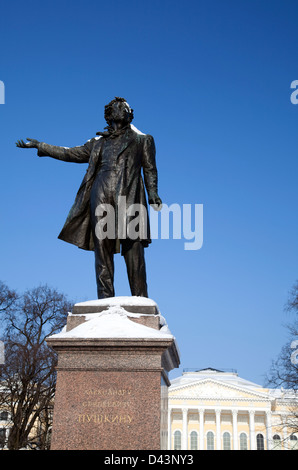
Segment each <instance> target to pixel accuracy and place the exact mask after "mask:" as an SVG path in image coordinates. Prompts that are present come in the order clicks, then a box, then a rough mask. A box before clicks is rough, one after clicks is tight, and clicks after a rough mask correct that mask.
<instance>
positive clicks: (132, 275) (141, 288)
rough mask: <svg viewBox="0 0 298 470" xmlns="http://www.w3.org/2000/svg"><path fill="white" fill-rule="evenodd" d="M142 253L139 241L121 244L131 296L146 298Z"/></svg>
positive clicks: (143, 257)
mask: <svg viewBox="0 0 298 470" xmlns="http://www.w3.org/2000/svg"><path fill="white" fill-rule="evenodd" d="M144 251H145V250H144V246H143V244H142V243H141V242H140V241H135V242H132V241H129V240H127V241H124V242H123V243H122V254H123V256H124V259H125V263H126V269H127V275H128V281H129V285H130V290H131V295H136V296H140V297H148V290H147V280H146V264H145V253H144Z"/></svg>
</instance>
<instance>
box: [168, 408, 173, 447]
mask: <svg viewBox="0 0 298 470" xmlns="http://www.w3.org/2000/svg"><path fill="white" fill-rule="evenodd" d="M171 444H172V408H169V410H168V450H171V447H172V445H171Z"/></svg>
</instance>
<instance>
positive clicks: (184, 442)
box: [181, 408, 188, 450]
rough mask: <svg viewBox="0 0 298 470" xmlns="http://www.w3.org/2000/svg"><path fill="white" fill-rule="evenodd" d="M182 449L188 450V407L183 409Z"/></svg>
mask: <svg viewBox="0 0 298 470" xmlns="http://www.w3.org/2000/svg"><path fill="white" fill-rule="evenodd" d="M182 413H183V418H182V446H181V447H182V450H187V433H188V432H187V408H183V410H182Z"/></svg>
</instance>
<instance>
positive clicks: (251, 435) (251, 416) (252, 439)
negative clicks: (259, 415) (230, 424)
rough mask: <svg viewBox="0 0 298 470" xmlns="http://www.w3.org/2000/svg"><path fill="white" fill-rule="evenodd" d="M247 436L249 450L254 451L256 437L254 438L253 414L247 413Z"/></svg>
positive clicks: (251, 412)
mask: <svg viewBox="0 0 298 470" xmlns="http://www.w3.org/2000/svg"><path fill="white" fill-rule="evenodd" d="M249 436H250V450H256V436H255V412H254V410H250V411H249Z"/></svg>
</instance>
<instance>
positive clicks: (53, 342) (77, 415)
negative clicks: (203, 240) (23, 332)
mask: <svg viewBox="0 0 298 470" xmlns="http://www.w3.org/2000/svg"><path fill="white" fill-rule="evenodd" d="M47 342H48V344H49V345H50V346H51V347H52V348H54V350H55V351H56V352H57V353H58V367H57V386H56V395H55V404H54V418H53V430H52V443H51V448H52V449H53V450H159V449H166V448H167V388H168V385H169V380H168V372H169V371H170V370H171V369H173V368H175V367H178V366H179V353H178V351H177V347H176V342H175V338H174V337H173V335H172V334H171V333H170V331H169V330H168V327H167V325H166V323H165V320H164V318H163V317H161V315H160V313H159V311H158V307H157V305H156V304H155V303H154V302H153V301H152V300H150V299H144V298H140V297H137V298H136V297H130V298H129V297H128V298H126V297H125V298H121V297H116V298H111V299H106V300H104V301H102V300H98V301H90V302H84V303H80V304H76V305H75V306H74V308H73V312H72V313H71V314H69V316H68V319H67V325H66V327H65V329H64V330H63V331H62V332H61V333H59V334H57V335H53V336H51V337H50V338H48V341H47Z"/></svg>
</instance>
